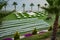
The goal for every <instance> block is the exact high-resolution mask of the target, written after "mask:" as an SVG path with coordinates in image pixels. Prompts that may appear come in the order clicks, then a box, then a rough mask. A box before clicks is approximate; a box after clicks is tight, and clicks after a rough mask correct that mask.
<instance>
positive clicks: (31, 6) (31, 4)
mask: <svg viewBox="0 0 60 40" xmlns="http://www.w3.org/2000/svg"><path fill="white" fill-rule="evenodd" d="M30 6H31V11H32V10H33V6H34V4H33V3H31V4H30Z"/></svg>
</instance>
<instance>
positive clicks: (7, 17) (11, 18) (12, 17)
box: [4, 13, 17, 21]
mask: <svg viewBox="0 0 60 40" xmlns="http://www.w3.org/2000/svg"><path fill="white" fill-rule="evenodd" d="M16 19H17V17H16V16H15V15H14V13H12V14H10V15H8V16H6V17H4V20H6V21H8V20H16Z"/></svg>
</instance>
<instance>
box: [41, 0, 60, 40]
mask: <svg viewBox="0 0 60 40" xmlns="http://www.w3.org/2000/svg"><path fill="white" fill-rule="evenodd" d="M47 2H48V4H49V7H48V8H46V7H42V8H43V9H45V10H46V11H47V12H48V13H54V14H55V21H54V24H53V31H52V38H51V40H56V33H57V29H58V20H59V12H60V0H47Z"/></svg>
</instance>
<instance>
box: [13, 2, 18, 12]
mask: <svg viewBox="0 0 60 40" xmlns="http://www.w3.org/2000/svg"><path fill="white" fill-rule="evenodd" d="M13 5H14V8H15V9H14V10H15V11H16V5H18V4H17V2H13Z"/></svg>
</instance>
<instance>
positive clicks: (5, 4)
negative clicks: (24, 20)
mask: <svg viewBox="0 0 60 40" xmlns="http://www.w3.org/2000/svg"><path fill="white" fill-rule="evenodd" d="M6 6H7V1H5V3H4V8H5V12H6Z"/></svg>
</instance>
